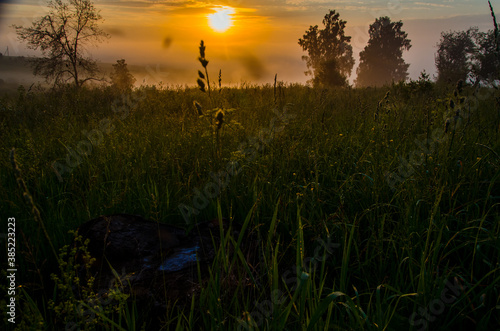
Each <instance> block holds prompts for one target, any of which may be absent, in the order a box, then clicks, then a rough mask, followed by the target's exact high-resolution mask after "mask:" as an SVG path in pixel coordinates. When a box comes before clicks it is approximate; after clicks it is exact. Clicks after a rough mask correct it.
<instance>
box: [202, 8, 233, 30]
mask: <svg viewBox="0 0 500 331" xmlns="http://www.w3.org/2000/svg"><path fill="white" fill-rule="evenodd" d="M214 10H215V11H216V12H215V13H213V14H210V15H208V25H210V27H211V28H212V29H213V30H214V31H216V32H225V31H227V29H229V28H230V27H231V26H233V19H232V17H231V15H232V14H234V12H235V11H234V9H233V8H231V7H221V8H214Z"/></svg>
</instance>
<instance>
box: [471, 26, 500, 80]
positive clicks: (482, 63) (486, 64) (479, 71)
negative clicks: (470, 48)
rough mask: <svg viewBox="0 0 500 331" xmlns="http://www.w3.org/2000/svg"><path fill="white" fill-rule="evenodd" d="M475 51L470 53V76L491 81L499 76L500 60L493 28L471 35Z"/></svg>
mask: <svg viewBox="0 0 500 331" xmlns="http://www.w3.org/2000/svg"><path fill="white" fill-rule="evenodd" d="M473 41H474V43H475V48H474V49H475V52H474V54H472V70H471V73H472V76H473V77H474V79H475V80H486V81H493V80H495V79H498V78H499V69H500V61H499V57H498V53H497V51H496V50H497V47H498V46H497V43H498V41H497V39H496V38H495V33H494V30H489V31H488V32H477V33H475V34H474V35H473Z"/></svg>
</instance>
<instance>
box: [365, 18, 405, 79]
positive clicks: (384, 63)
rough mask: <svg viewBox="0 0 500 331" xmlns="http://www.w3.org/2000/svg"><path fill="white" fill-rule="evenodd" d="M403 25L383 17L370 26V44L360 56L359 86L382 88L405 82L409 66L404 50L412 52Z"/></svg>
mask: <svg viewBox="0 0 500 331" xmlns="http://www.w3.org/2000/svg"><path fill="white" fill-rule="evenodd" d="M402 26H403V22H401V21H399V22H391V19H390V18H389V17H387V16H385V17H380V18H377V19H376V20H375V22H374V23H373V24H371V25H370V28H369V30H368V33H369V34H370V39H369V40H368V45H367V46H366V47H365V49H364V50H362V51H361V52H360V53H359V58H360V60H359V61H360V62H359V67H358V69H357V71H356V72H357V74H358V76H357V78H356V85H357V86H382V85H384V84H387V83H391V82H393V81H395V82H399V81H405V80H406V78H407V77H408V67H409V66H410V65H409V64H406V63H405V61H404V60H403V50H409V49H410V47H411V44H410V42H411V40H409V39H408V34H407V33H405V32H404V31H402V30H401V27H402Z"/></svg>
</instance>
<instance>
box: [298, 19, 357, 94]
mask: <svg viewBox="0 0 500 331" xmlns="http://www.w3.org/2000/svg"><path fill="white" fill-rule="evenodd" d="M339 17H340V14H339V13H336V12H335V10H330V12H329V13H328V14H326V15H325V17H324V19H323V25H324V28H323V29H319V27H318V26H317V25H315V26H310V27H309V30H307V31H306V33H305V34H304V36H303V37H302V38H301V39H299V45H300V46H301V47H302V49H303V50H304V51H307V53H308V55H307V56H303V57H302V59H303V60H304V61H306V64H307V68H308V71H306V72H305V73H306V75H311V76H313V79H312V80H311V82H312V83H313V84H314V85H315V86H317V85H323V86H344V85H347V77H348V76H350V75H351V71H352V67H353V66H354V58H353V56H352V46H351V45H350V44H349V43H350V41H351V37H349V36H346V35H345V32H344V29H345V26H346V23H347V22H346V21H343V20H341V19H339Z"/></svg>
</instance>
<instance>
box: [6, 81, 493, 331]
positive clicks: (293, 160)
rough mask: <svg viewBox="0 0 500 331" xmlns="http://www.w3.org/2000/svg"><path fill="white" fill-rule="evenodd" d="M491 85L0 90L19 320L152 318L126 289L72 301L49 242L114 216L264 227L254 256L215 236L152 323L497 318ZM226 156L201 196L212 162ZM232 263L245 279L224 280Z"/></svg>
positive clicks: (462, 323) (118, 325)
mask: <svg viewBox="0 0 500 331" xmlns="http://www.w3.org/2000/svg"><path fill="white" fill-rule="evenodd" d="M498 95H499V94H498V91H496V90H493V89H487V88H482V89H478V90H475V89H474V88H473V87H471V86H466V87H464V88H463V89H461V88H458V87H456V86H436V85H435V84H433V83H431V82H426V81H419V82H413V83H409V84H397V85H393V86H389V87H386V88H378V89H375V88H368V89H314V88H309V87H305V86H300V85H285V84H280V83H279V82H278V83H277V84H276V85H275V86H273V85H268V86H250V85H242V86H240V87H239V88H221V89H213V90H212V91H211V96H210V97H209V96H208V94H207V93H202V92H201V91H199V90H198V89H194V88H193V89H188V88H186V89H178V90H174V89H165V88H163V89H160V88H156V87H154V86H152V87H148V88H145V87H142V88H139V89H136V90H134V91H133V92H131V93H129V94H120V93H118V92H117V91H114V90H112V89H111V88H109V87H102V88H96V89H92V90H91V89H81V90H78V91H75V90H72V89H61V90H56V91H45V92H39V91H37V90H36V89H33V90H32V91H30V92H29V93H27V91H26V90H25V89H19V90H18V92H16V93H13V94H9V95H6V96H4V97H1V98H0V182H1V183H2V186H1V189H0V210H1V211H2V215H1V216H2V224H6V221H7V218H8V217H15V218H16V231H17V232H16V239H17V250H16V252H17V255H16V262H17V278H16V282H17V284H18V285H21V287H19V288H17V297H16V298H17V318H18V319H17V321H18V322H17V324H16V325H15V326H17V327H18V329H20V330H26V329H28V328H30V329H47V330H49V329H54V328H59V327H60V326H61V325H63V326H64V325H66V326H68V323H73V324H71V325H72V326H75V327H76V326H79V327H80V328H82V329H94V328H98V329H113V330H121V329H125V330H134V329H141V328H143V329H146V330H147V329H149V325H150V323H151V322H150V321H151V320H152V319H153V318H152V317H151V316H148V315H147V312H146V313H144V312H141V310H140V307H137V305H134V301H133V298H131V300H128V301H126V300H125V299H126V295H125V294H123V293H115V294H116V297H115V298H116V300H115V301H116V302H118V303H117V304H115V305H112V306H109V305H108V306H106V307H102V306H101V307H99V303H98V301H94V302H97V304H95V305H94V306H92V305H91V304H90V303H89V302H90V299H91V298H95V294H93V293H88V296H87V298H78V299H77V298H76V297H74V296H73V295H72V292H71V290H70V289H68V288H71V287H68V286H69V285H68V284H71V282H72V279H71V277H72V276H71V275H72V274H71V272H74V270H73V269H71V266H70V267H67V266H66V265H59V264H61V263H62V262H60V261H59V260H58V258H56V256H55V252H54V251H59V249H60V248H62V247H63V246H64V245H68V244H70V243H71V242H72V240H73V236H72V235H71V234H69V233H68V231H69V230H75V229H76V228H77V227H78V226H79V225H80V224H82V223H83V222H85V221H87V220H89V219H92V218H95V217H97V216H99V215H106V214H113V213H128V214H138V215H143V216H144V217H146V218H148V219H151V220H155V221H159V222H164V223H168V224H174V225H178V226H183V227H189V226H190V225H191V224H194V223H196V222H200V221H204V220H208V219H212V218H216V217H220V216H224V217H228V218H231V219H232V221H233V222H234V223H236V224H238V225H240V226H244V227H246V233H253V234H255V235H256V236H257V237H258V239H259V244H258V247H259V249H258V252H257V253H258V256H259V262H258V263H257V264H254V265H251V266H249V265H247V264H246V263H245V261H244V260H243V259H241V258H234V259H233V258H229V257H228V256H226V255H225V254H224V252H225V247H221V248H220V251H219V254H218V256H217V258H216V260H215V261H214V264H213V266H212V269H211V270H212V274H211V278H210V281H209V282H208V283H207V284H205V285H204V287H203V289H202V291H201V294H200V296H199V297H196V298H195V299H194V300H193V301H192V304H191V305H189V304H188V305H187V306H182V305H179V304H172V305H171V306H170V307H169V308H168V309H167V310H166V311H164V312H163V313H164V314H163V315H164V316H161V319H162V320H163V325H164V327H165V329H170V328H171V329H174V328H176V329H200V328H201V329H224V330H234V329H238V328H239V329H267V330H271V329H272V330H281V329H286V330H299V329H311V330H319V329H338V330H362V329H367V330H383V329H385V330H408V329H412V330H424V329H429V330H438V329H439V330H448V329H450V330H451V329H453V330H471V329H478V330H496V329H499V328H500V265H499V257H500V157H499V154H500V132H499V128H500V127H499V126H500V110H499V109H500V106H499V104H498ZM194 101H196V102H197V103H198V106H196V105H194ZM197 107H198V108H199V109H198V108H197ZM219 109H222V111H223V115H222V116H221V115H218V111H219ZM199 112H200V113H202V114H203V115H202V116H200V114H199ZM216 116H219V118H218V119H217V118H216ZM12 148H15V166H17V167H18V168H19V170H20V171H15V170H14V168H13V164H12V160H11V158H10V155H11V150H12ZM231 167H233V168H234V167H236V168H237V170H238V171H236V172H235V173H234V175H233V176H230V178H229V179H228V180H227V182H226V183H225V185H224V187H223V189H222V190H221V192H220V193H219V194H210V192H209V191H207V190H206V188H207V187H209V186H210V184H214V183H216V182H217V180H215V179H214V175H213V174H219V173H221V171H224V170H225V169H229V168H231ZM23 182H24V183H25V185H26V188H23V187H22V183H23ZM20 183H21V185H20ZM219 187H221V186H219ZM26 190H27V191H29V192H26ZM207 192H208V193H207ZM23 194H24V197H23ZM200 195H202V197H200ZM29 197H32V202H31V200H30V198H29ZM2 227H3V229H2V232H3V231H6V230H5V229H6V225H2ZM45 231H46V234H45ZM228 236H230V235H228ZM232 239H234V241H238V238H229V239H228V241H227V242H225V243H224V244H223V245H228V244H229V242H231V240H232ZM325 243H328V244H325ZM6 247H7V245H2V248H1V251H2V256H7V253H6V251H5V250H6ZM52 247H53V248H52ZM58 261H59V262H58ZM61 261H62V260H61ZM311 265H313V266H315V268H312V267H311ZM232 268H233V269H237V272H238V274H239V275H240V277H241V279H245V280H247V281H245V282H243V281H242V282H241V284H240V285H237V286H236V290H235V291H232V292H231V293H227V292H226V291H224V289H225V286H224V281H223V280H224V275H227V274H228V272H229V270H230V269H232ZM5 269H6V268H3V269H2V273H4V274H3V275H2V278H3V279H6V278H5V277H6V275H5ZM72 270H73V271H72ZM233 271H234V270H233ZM50 274H54V275H57V277H58V278H57V279H56V278H53V277H52V278H51V277H50ZM54 282H56V284H58V286H54ZM243 283H245V284H243ZM247 283H250V285H248V284H247ZM4 284H6V282H4V281H2V289H1V291H2V294H3V295H2V298H6V296H5V295H4V294H5V291H7V287H6V286H4ZM117 291H118V292H119V290H117ZM2 300H3V301H2V304H1V306H2V310H5V309H6V301H5V299H2ZM82 305H83V307H86V308H88V309H90V308H92V307H93V308H92V309H91V314H89V313H88V309H87V310H85V309H84V310H78V309H77V308H78V307H80V308H81V307H82ZM82 311H86V312H87V313H85V314H82ZM89 316H91V318H90V317H89ZM2 317H3V318H4V320H5V322H6V323H7V318H8V315H6V313H3V316H2ZM156 317H158V316H156ZM8 324H11V323H8ZM11 326H12V325H11ZM75 329H76V328H75Z"/></svg>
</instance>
